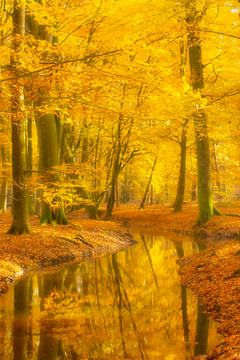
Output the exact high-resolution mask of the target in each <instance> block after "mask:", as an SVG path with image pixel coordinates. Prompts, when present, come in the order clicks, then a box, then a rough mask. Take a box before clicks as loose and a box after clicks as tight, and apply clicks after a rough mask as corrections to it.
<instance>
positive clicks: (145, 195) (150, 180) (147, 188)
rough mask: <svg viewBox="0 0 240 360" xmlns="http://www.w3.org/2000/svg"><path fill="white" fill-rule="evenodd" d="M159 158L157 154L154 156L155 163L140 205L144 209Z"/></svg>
mask: <svg viewBox="0 0 240 360" xmlns="http://www.w3.org/2000/svg"><path fill="white" fill-rule="evenodd" d="M157 159H158V157H157V155H156V156H155V158H154V161H153V164H152V169H151V173H150V176H149V179H148V182H147V186H146V189H145V192H144V195H143V198H142V201H141V204H140V206H139V209H144V206H145V203H146V200H147V196H148V193H149V189H150V186H151V184H152V178H153V174H154V170H155V168H156V165H157Z"/></svg>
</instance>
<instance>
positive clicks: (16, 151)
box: [8, 0, 31, 234]
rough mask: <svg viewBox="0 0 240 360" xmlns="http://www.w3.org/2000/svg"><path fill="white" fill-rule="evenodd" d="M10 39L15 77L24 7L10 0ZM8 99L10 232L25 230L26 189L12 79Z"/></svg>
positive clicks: (19, 98)
mask: <svg viewBox="0 0 240 360" xmlns="http://www.w3.org/2000/svg"><path fill="white" fill-rule="evenodd" d="M12 18H13V37H14V38H13V42H12V56H11V67H12V72H13V77H14V78H15V77H17V75H18V70H17V66H18V64H17V60H16V59H17V56H18V52H19V49H20V45H21V40H20V37H22V36H24V34H25V9H24V6H23V5H19V2H18V1H17V0H14V5H13V13H12ZM11 91H12V99H11V107H12V109H11V110H12V118H11V125H12V174H13V175H12V177H13V209H12V214H13V222H12V225H11V227H10V229H9V231H8V233H10V234H22V233H29V232H30V231H31V228H30V222H29V206H28V191H27V183H26V170H27V164H26V137H25V134H26V131H25V130H26V129H25V126H26V121H25V119H24V112H23V110H24V109H23V107H24V95H23V87H22V86H20V85H18V84H16V81H14V82H13V83H12V85H11Z"/></svg>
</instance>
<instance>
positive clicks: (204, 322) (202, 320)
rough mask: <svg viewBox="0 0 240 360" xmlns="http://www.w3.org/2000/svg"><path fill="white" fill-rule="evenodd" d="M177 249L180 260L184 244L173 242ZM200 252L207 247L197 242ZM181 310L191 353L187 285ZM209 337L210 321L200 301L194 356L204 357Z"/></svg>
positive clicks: (187, 347)
mask: <svg viewBox="0 0 240 360" xmlns="http://www.w3.org/2000/svg"><path fill="white" fill-rule="evenodd" d="M173 243H174V246H175V248H176V252H177V255H178V257H179V258H183V257H184V249H183V243H182V242H180V241H173ZM195 244H196V245H197V248H198V250H199V251H201V250H204V249H205V248H206V245H204V243H203V242H201V241H200V242H196V243H195ZM181 303H182V305H181V310H182V322H183V332H184V340H185V346H186V350H187V351H191V345H190V331H189V321H188V310H187V288H186V286H185V285H181ZM208 335H209V319H208V316H207V314H206V313H205V312H204V307H203V306H202V305H201V303H200V301H199V300H198V302H197V320H196V331H195V342H194V343H195V346H194V350H193V352H194V355H204V354H206V353H207V349H208Z"/></svg>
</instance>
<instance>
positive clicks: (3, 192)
mask: <svg viewBox="0 0 240 360" xmlns="http://www.w3.org/2000/svg"><path fill="white" fill-rule="evenodd" d="M1 157H2V179H1V186H0V213H2V212H6V210H7V194H8V176H7V169H6V163H7V160H8V159H7V158H8V150H7V149H6V147H5V146H4V145H3V146H2V149H1Z"/></svg>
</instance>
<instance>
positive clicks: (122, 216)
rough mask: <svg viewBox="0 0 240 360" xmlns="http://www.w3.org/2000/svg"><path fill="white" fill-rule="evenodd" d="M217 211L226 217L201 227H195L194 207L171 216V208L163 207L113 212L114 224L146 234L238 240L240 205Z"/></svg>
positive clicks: (196, 209) (217, 217)
mask: <svg viewBox="0 0 240 360" xmlns="http://www.w3.org/2000/svg"><path fill="white" fill-rule="evenodd" d="M219 209H220V210H221V211H222V212H223V213H224V214H227V215H228V216H226V215H222V216H215V217H213V218H212V219H211V220H210V221H208V223H207V224H203V225H201V226H195V224H196V220H197V216H198V208H197V205H196V204H193V205H192V204H186V205H184V209H183V211H182V212H180V213H174V212H173V209H172V207H166V206H159V207H156V208H154V207H148V208H146V209H144V210H138V209H136V208H135V209H134V208H122V209H119V210H117V211H115V212H114V214H113V220H114V221H117V222H121V223H123V224H124V225H125V226H127V227H130V228H133V229H134V228H137V229H138V230H139V231H140V230H142V231H144V232H147V233H151V232H152V233H154V234H158V233H159V234H161V233H162V232H163V231H170V232H173V233H178V234H182V235H188V236H194V237H197V238H203V239H205V238H207V239H240V205H239V208H235V207H234V208H231V207H226V206H225V207H224V206H221V207H220V206H219ZM230 214H234V215H233V216H231V215H230ZM236 215H237V216H236Z"/></svg>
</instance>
